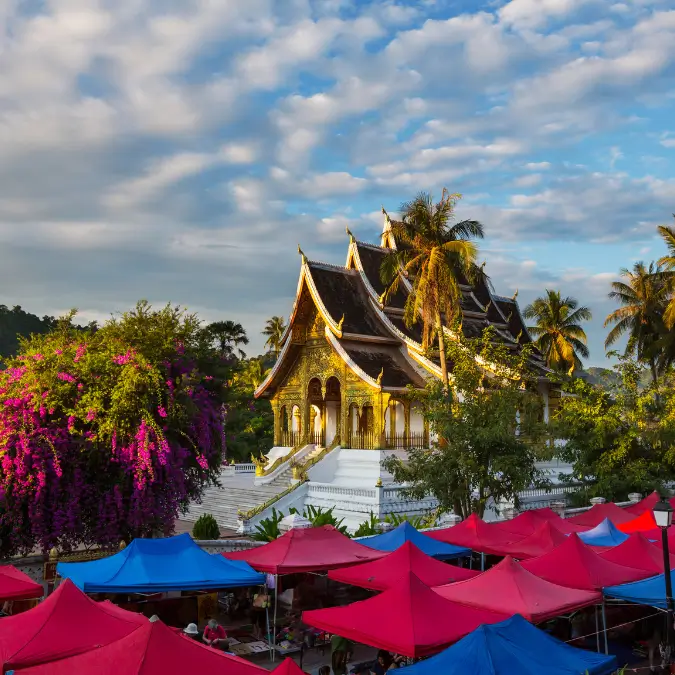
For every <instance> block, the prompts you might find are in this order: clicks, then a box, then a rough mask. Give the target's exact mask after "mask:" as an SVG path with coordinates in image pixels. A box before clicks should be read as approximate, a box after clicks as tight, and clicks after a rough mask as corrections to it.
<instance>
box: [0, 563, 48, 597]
mask: <svg viewBox="0 0 675 675" xmlns="http://www.w3.org/2000/svg"><path fill="white" fill-rule="evenodd" d="M44 593H45V591H44V588H42V584H38V583H36V582H35V581H33V580H32V579H31V578H30V577H29V576H28V575H27V574H24V573H23V572H20V571H19V570H18V569H16V567H13V566H12V565H3V566H2V567H0V602H4V601H5V600H34V599H35V598H41V597H42V596H43V595H44Z"/></svg>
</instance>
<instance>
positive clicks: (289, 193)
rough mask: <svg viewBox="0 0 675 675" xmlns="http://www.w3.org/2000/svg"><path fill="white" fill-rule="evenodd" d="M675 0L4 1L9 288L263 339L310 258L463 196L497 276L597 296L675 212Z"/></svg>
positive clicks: (602, 307) (333, 256)
mask: <svg viewBox="0 0 675 675" xmlns="http://www.w3.org/2000/svg"><path fill="white" fill-rule="evenodd" d="M673 7H674V6H673V0H624V1H623V2H622V1H620V0H619V1H617V2H615V3H614V4H612V0H510V2H504V1H503V0H501V1H500V0H492V1H489V2H482V1H481V0H436V1H434V0H408V1H406V0H380V1H373V2H366V1H365V0H276V1H275V0H0V25H1V26H2V27H3V30H2V32H1V33H0V303H4V304H9V305H14V304H21V305H22V306H23V307H24V308H26V309H27V310H29V311H33V312H36V313H38V314H43V313H50V314H58V313H60V312H63V311H65V310H67V309H68V308H70V307H78V308H79V309H80V312H81V315H82V316H83V317H84V318H86V319H94V318H96V319H101V318H105V317H106V316H107V315H109V313H110V312H111V311H117V310H121V309H125V308H128V307H130V306H131V305H133V304H134V303H135V301H136V300H137V299H139V298H147V299H149V300H150V301H152V302H155V303H164V302H166V301H172V302H175V303H180V304H183V305H186V306H187V307H189V308H190V309H192V310H195V311H197V312H199V313H200V315H202V316H203V317H204V319H206V320H215V319H220V318H229V319H235V320H238V321H241V322H242V323H243V324H244V326H245V327H246V328H247V330H248V331H249V333H250V334H251V337H252V348H251V350H250V351H251V352H255V351H257V350H259V349H260V348H261V347H262V339H260V337H259V333H260V330H261V328H262V326H263V324H264V320H265V318H267V317H268V316H270V315H272V314H284V315H288V313H289V311H290V308H291V305H292V301H293V295H294V292H295V286H296V283H297V277H298V271H299V262H300V261H299V259H298V255H297V244H298V243H300V244H301V245H302V247H303V249H304V251H305V252H306V253H307V254H308V256H309V257H311V258H316V259H323V260H326V261H329V262H336V263H342V262H343V261H344V257H345V252H346V246H347V238H346V235H345V234H344V230H345V225H348V226H349V227H350V228H351V229H352V230H353V231H354V232H355V233H356V234H357V236H358V237H359V238H361V239H365V240H372V241H376V240H377V235H378V232H379V231H380V229H381V225H382V217H381V214H380V212H379V210H380V206H381V205H382V204H383V205H384V206H385V207H386V208H387V209H388V210H390V211H391V212H395V211H396V210H397V208H398V206H399V205H400V203H401V202H402V201H404V200H405V199H408V198H410V197H412V196H414V194H415V193H416V192H418V191H419V190H429V191H431V192H432V193H434V194H440V190H441V188H442V187H443V186H447V187H448V188H449V189H450V190H451V191H453V192H461V193H462V194H463V195H464V199H463V200H462V203H461V209H460V215H461V216H472V217H474V218H478V219H480V220H482V221H483V223H484V224H485V227H486V232H487V237H486V240H485V242H484V244H483V246H482V252H481V256H482V257H484V258H486V259H487V261H488V267H487V270H488V273H489V274H490V276H491V277H492V279H493V281H494V284H495V286H496V288H497V290H498V291H499V292H500V293H502V294H504V295H512V294H513V292H514V291H515V290H516V288H518V289H519V292H520V295H519V298H520V299H521V300H522V301H523V303H525V302H527V301H529V300H531V299H532V298H533V297H535V295H536V294H540V293H541V292H542V291H543V289H544V288H547V287H548V288H559V289H561V290H562V291H563V292H564V293H566V294H570V295H574V296H575V297H577V298H579V299H580V300H581V301H583V302H584V303H585V304H588V305H590V307H591V308H592V309H593V312H594V315H595V319H594V321H593V323H592V325H591V326H590V327H589V339H590V346H591V351H592V354H591V360H590V363H591V364H592V365H603V364H605V363H606V359H605V357H604V350H603V347H602V343H603V339H604V329H603V328H602V322H603V319H604V316H605V315H606V314H607V313H608V311H610V309H611V308H612V306H611V304H610V303H609V302H608V301H607V300H606V294H607V291H608V284H609V282H610V280H611V279H613V278H615V276H616V275H617V273H618V270H619V269H620V268H621V267H624V266H631V265H632V264H633V262H634V261H636V260H639V259H645V260H651V259H653V258H655V257H659V256H660V255H662V253H663V249H662V247H661V244H660V243H659V241H658V240H657V239H656V238H655V236H654V233H655V226H656V225H657V224H662V223H672V216H671V213H672V212H673V211H675V180H673V178H672V176H673V174H674V169H675V10H674V8H673Z"/></svg>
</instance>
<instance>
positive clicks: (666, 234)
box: [657, 213, 675, 330]
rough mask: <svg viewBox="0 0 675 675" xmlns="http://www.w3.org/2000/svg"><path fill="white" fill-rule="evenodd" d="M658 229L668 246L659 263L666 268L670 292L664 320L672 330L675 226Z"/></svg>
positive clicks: (674, 292)
mask: <svg viewBox="0 0 675 675" xmlns="http://www.w3.org/2000/svg"><path fill="white" fill-rule="evenodd" d="M673 218H675V213H674V214H673ZM657 229H658V231H659V234H660V235H661V237H662V238H663V241H664V242H665V244H666V246H667V247H668V255H664V256H663V257H662V258H661V259H660V260H659V265H661V266H662V267H663V269H664V274H665V276H666V279H667V281H668V285H669V289H668V290H669V293H670V299H669V300H668V306H667V307H666V311H665V313H664V315H663V321H664V323H665V326H666V328H667V329H668V330H671V329H672V328H673V327H674V326H675V228H673V227H667V226H666V225H659V227H658V228H657Z"/></svg>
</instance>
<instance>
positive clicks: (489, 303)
mask: <svg viewBox="0 0 675 675" xmlns="http://www.w3.org/2000/svg"><path fill="white" fill-rule="evenodd" d="M491 305H492V300H490V302H488V304H487V305H485V312H486V313H487V311H488V310H489V309H490V307H491Z"/></svg>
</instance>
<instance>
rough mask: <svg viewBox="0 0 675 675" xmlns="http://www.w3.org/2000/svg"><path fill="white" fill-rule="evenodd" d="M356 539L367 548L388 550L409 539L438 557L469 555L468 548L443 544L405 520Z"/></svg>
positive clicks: (426, 551) (424, 550)
mask: <svg viewBox="0 0 675 675" xmlns="http://www.w3.org/2000/svg"><path fill="white" fill-rule="evenodd" d="M357 541H358V542H359V544H363V545H364V546H367V547H368V548H374V549H376V550H377V551H389V552H391V551H395V550H396V549H397V548H399V546H402V545H403V544H405V543H406V542H408V541H409V542H412V543H413V544H415V546H416V547H417V548H418V549H420V551H423V552H424V553H426V554H427V555H430V556H432V557H434V558H439V559H446V558H463V557H465V556H470V555H471V551H470V550H469V549H468V548H464V547H460V546H453V545H452V544H445V543H443V542H442V541H436V540H435V539H432V538H431V537H428V536H427V535H426V534H423V533H422V532H418V531H417V530H416V529H415V528H414V527H413V526H412V525H411V524H410V523H409V522H408V521H407V520H404V521H403V522H402V523H401V524H400V525H399V526H398V527H396V528H395V529H393V530H390V531H389V532H385V533H383V534H378V535H376V536H374V537H363V538H360V539H358V540H357Z"/></svg>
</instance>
